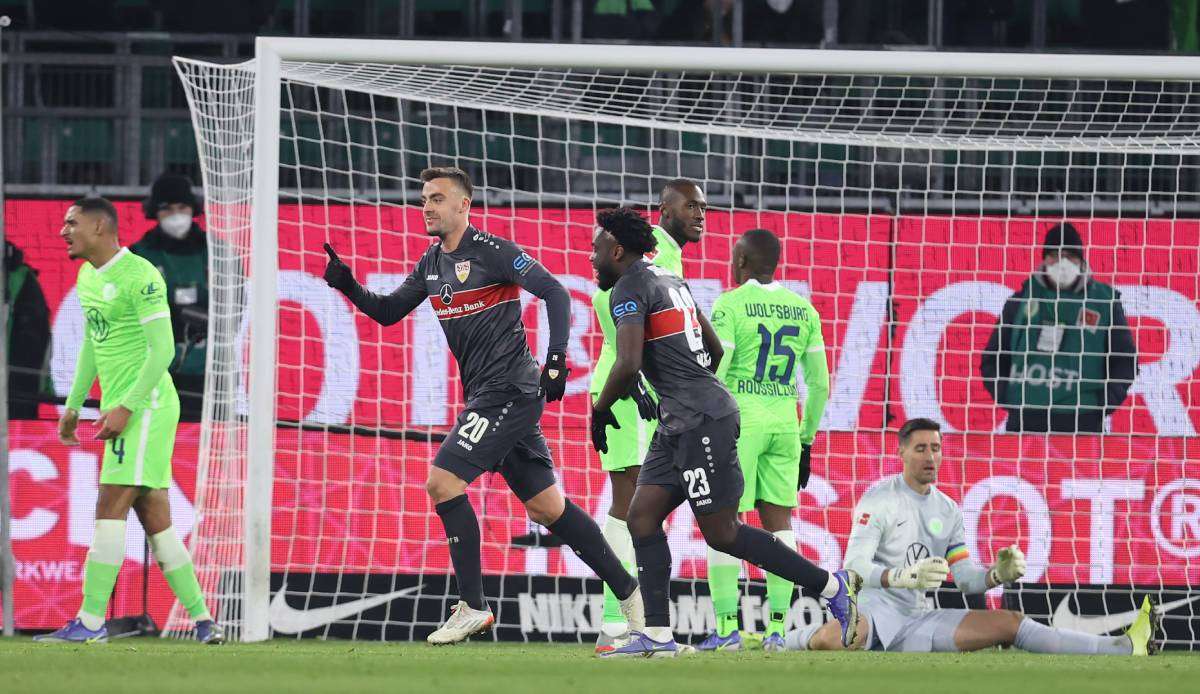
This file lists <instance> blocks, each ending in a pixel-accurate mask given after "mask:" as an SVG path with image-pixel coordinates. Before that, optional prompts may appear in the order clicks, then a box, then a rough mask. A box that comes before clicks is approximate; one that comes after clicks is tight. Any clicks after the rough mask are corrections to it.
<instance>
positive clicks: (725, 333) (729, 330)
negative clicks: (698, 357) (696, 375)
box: [709, 292, 737, 381]
mask: <svg viewBox="0 0 1200 694" xmlns="http://www.w3.org/2000/svg"><path fill="white" fill-rule="evenodd" d="M731 296H732V295H731V294H730V293H729V292H725V293H724V294H722V295H720V296H718V297H717V300H716V301H715V302H713V307H712V319H711V320H710V321H709V324H710V325H712V328H713V332H715V333H716V335H717V340H718V341H720V343H721V347H723V348H724V352H725V354H724V356H723V357H722V358H721V360H720V361H719V363H718V365H717V378H719V379H721V381H724V380H725V374H726V373H728V372H729V365H730V363H732V362H733V353H734V352H735V351H736V350H737V315H736V312H735V311H734V310H733V299H731V298H730V297H731Z"/></svg>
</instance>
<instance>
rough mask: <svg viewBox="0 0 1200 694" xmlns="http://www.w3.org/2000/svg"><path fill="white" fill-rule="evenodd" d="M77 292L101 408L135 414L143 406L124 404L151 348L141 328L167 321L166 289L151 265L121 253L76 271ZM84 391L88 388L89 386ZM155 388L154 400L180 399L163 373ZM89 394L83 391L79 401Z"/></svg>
mask: <svg viewBox="0 0 1200 694" xmlns="http://www.w3.org/2000/svg"><path fill="white" fill-rule="evenodd" d="M75 293H76V295H77V296H78V297H79V305H80V308H82V309H83V317H84V321H85V323H86V324H87V327H86V330H87V334H86V335H85V336H84V340H85V341H86V342H87V343H89V344H85V345H84V349H88V348H89V346H90V349H91V353H92V359H93V360H94V363H95V369H96V371H95V373H96V376H98V377H99V379H100V409H102V410H107V409H110V408H112V407H115V406H116V405H118V404H126V405H127V406H130V405H132V406H131V409H138V408H137V405H139V404H141V403H124V400H125V397H126V396H127V395H129V393H130V391H131V390H132V389H133V387H134V385H135V384H136V383H137V380H138V376H139V375H140V374H141V370H142V364H143V363H145V361H146V354H147V350H148V349H149V344H148V342H147V339H146V333H145V330H144V329H143V326H144V325H146V324H147V323H149V322H150V321H153V320H158V319H159V318H168V319H169V318H170V317H171V310H170V307H169V306H168V305H167V285H166V282H164V281H163V278H162V275H161V274H159V272H158V269H157V268H155V267H154V266H153V265H151V264H150V261H148V260H146V259H145V258H142V257H141V256H138V255H136V254H134V253H130V252H129V249H128V248H122V249H121V250H120V251H118V252H117V254H116V255H114V256H113V257H112V259H111V260H109V261H108V262H107V263H105V264H104V265H102V266H100V267H98V268H97V267H93V266H92V264H91V263H84V264H83V265H82V266H80V268H79V277H78V280H77V281H76V284H75ZM86 386H87V387H88V388H90V387H91V383H87V384H86ZM154 388H155V389H156V390H157V393H158V397H157V400H158V401H160V402H168V401H170V400H172V399H175V398H177V397H178V395H176V393H175V383H174V382H173V381H172V380H171V375H170V374H169V373H167V372H166V371H164V372H163V374H162V376H161V377H160V378H159V379H158V382H157V384H155V386H154ZM86 394H87V392H86V390H85V391H82V392H81V393H80V395H81V396H86ZM82 400H83V398H82V397H79V398H78V402H68V403H67V406H68V407H74V408H78V407H79V406H80V405H82V404H83V402H82Z"/></svg>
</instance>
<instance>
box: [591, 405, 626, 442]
mask: <svg viewBox="0 0 1200 694" xmlns="http://www.w3.org/2000/svg"><path fill="white" fill-rule="evenodd" d="M610 426H611V427H612V428H613V429H620V428H621V425H620V424H617V418H616V417H614V416H613V413H612V410H597V409H595V408H592V448H595V449H596V452H597V453H608V427H610Z"/></svg>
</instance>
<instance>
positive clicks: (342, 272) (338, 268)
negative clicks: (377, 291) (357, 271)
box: [325, 243, 358, 296]
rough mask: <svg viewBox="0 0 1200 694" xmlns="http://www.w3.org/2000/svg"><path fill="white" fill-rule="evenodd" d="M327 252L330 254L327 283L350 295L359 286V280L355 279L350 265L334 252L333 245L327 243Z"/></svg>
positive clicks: (326, 267)
mask: <svg viewBox="0 0 1200 694" xmlns="http://www.w3.org/2000/svg"><path fill="white" fill-rule="evenodd" d="M325 253H327V254H328V255H329V262H328V263H326V264H325V284H328V285H329V286H331V287H333V288H334V289H336V290H338V291H339V292H341V293H343V294H345V295H346V296H350V294H351V293H352V292H353V291H354V289H355V288H356V287H358V281H357V280H355V279H354V273H353V272H350V266H349V265H346V264H345V263H343V262H342V259H341V258H339V257H338V254H337V253H336V252H334V250H333V246H330V245H329V244H328V243H326V244H325Z"/></svg>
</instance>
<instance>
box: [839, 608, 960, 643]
mask: <svg viewBox="0 0 1200 694" xmlns="http://www.w3.org/2000/svg"><path fill="white" fill-rule="evenodd" d="M969 612H970V610H950V609H939V610H929V611H928V612H925V613H923V614H920V615H917V616H915V617H914V616H906V615H902V614H900V613H897V612H895V611H893V610H889V609H875V610H872V611H871V612H870V613H868V612H866V611H865V610H864V611H863V613H862V614H863V616H864V617H866V618H867V621H868V622H870V625H871V634H870V636H868V641H867V643H869V644H870V646H869V647H868V650H875V651H890V652H896V653H957V652H958V648H957V647H956V646H955V645H954V632H955V631H956V630H957V629H958V625H959V624H961V623H962V621H963V618H964V617H966V616H967V613H969Z"/></svg>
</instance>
